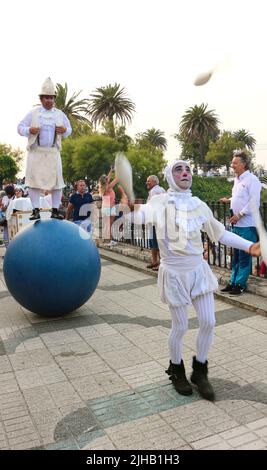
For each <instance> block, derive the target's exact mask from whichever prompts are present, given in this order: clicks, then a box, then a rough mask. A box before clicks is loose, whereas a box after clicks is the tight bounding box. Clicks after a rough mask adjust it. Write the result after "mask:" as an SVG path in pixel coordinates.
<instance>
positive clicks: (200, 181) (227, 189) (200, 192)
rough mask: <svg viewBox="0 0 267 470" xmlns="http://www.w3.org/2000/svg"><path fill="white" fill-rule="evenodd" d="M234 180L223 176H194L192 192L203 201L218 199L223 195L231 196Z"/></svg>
mask: <svg viewBox="0 0 267 470" xmlns="http://www.w3.org/2000/svg"><path fill="white" fill-rule="evenodd" d="M232 187H233V182H229V181H227V178H221V177H213V178H210V177H206V178H205V177H202V176H193V184H192V194H193V196H197V197H199V198H200V199H202V201H209V202H211V201H218V200H219V199H220V198H221V197H231V195H232Z"/></svg>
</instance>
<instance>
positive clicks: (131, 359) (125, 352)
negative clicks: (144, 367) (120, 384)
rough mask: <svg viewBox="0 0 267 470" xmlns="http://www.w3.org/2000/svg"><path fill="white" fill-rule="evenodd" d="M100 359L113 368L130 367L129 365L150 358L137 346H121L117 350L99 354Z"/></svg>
mask: <svg viewBox="0 0 267 470" xmlns="http://www.w3.org/2000/svg"><path fill="white" fill-rule="evenodd" d="M101 357H102V359H103V360H104V361H105V362H106V363H107V364H108V365H109V366H110V367H111V368H112V369H115V370H118V369H121V368H124V367H130V366H131V365H136V364H141V363H143V362H147V361H148V360H149V359H150V358H149V356H148V355H147V354H145V353H144V352H143V351H140V349H139V348H137V347H134V346H132V347H128V348H122V349H120V350H119V351H111V352H107V353H102V354H101Z"/></svg>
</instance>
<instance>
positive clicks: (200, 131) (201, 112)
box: [175, 103, 219, 170]
mask: <svg viewBox="0 0 267 470" xmlns="http://www.w3.org/2000/svg"><path fill="white" fill-rule="evenodd" d="M207 106H208V105H207V104H204V103H202V104H201V105H200V106H198V105H195V106H193V107H191V108H189V109H187V111H186V112H185V114H184V115H183V116H182V120H181V123H180V127H179V133H178V134H177V135H176V136H175V137H176V138H178V140H179V141H180V142H181V143H182V147H183V146H184V145H185V146H187V145H191V146H193V147H191V148H192V149H194V152H196V151H197V152H198V154H199V164H200V166H201V167H202V168H203V169H204V170H206V161H205V155H206V153H207V151H208V148H209V143H210V141H213V140H216V138H217V137H218V135H219V128H218V125H219V120H218V117H217V115H216V114H215V112H214V110H207ZM187 150H188V149H187ZM182 154H183V152H182ZM196 163H198V162H196Z"/></svg>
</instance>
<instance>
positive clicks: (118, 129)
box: [103, 121, 133, 152]
mask: <svg viewBox="0 0 267 470" xmlns="http://www.w3.org/2000/svg"><path fill="white" fill-rule="evenodd" d="M103 128H104V130H105V133H104V134H103V135H107V136H109V137H112V138H114V139H115V140H116V141H117V142H118V143H119V144H120V145H121V149H122V150H123V151H124V152H126V150H127V149H128V146H129V145H130V144H131V143H132V142H133V139H132V138H131V137H130V136H129V135H127V134H126V127H125V126H117V125H115V126H114V125H113V123H112V122H110V121H105V122H104V123H103Z"/></svg>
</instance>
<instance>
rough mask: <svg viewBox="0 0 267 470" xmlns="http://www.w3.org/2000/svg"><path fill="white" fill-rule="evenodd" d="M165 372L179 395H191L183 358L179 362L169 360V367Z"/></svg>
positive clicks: (191, 391)
mask: <svg viewBox="0 0 267 470" xmlns="http://www.w3.org/2000/svg"><path fill="white" fill-rule="evenodd" d="M165 372H166V374H168V375H169V376H170V377H169V379H170V380H171V381H172V383H173V385H174V388H175V390H176V391H177V392H178V393H180V395H192V393H193V390H192V387H191V385H190V383H189V382H188V380H187V378H186V375H185V368H184V363H183V360H182V361H181V364H173V363H172V361H170V365H169V368H168V369H167V370H166V371H165Z"/></svg>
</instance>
